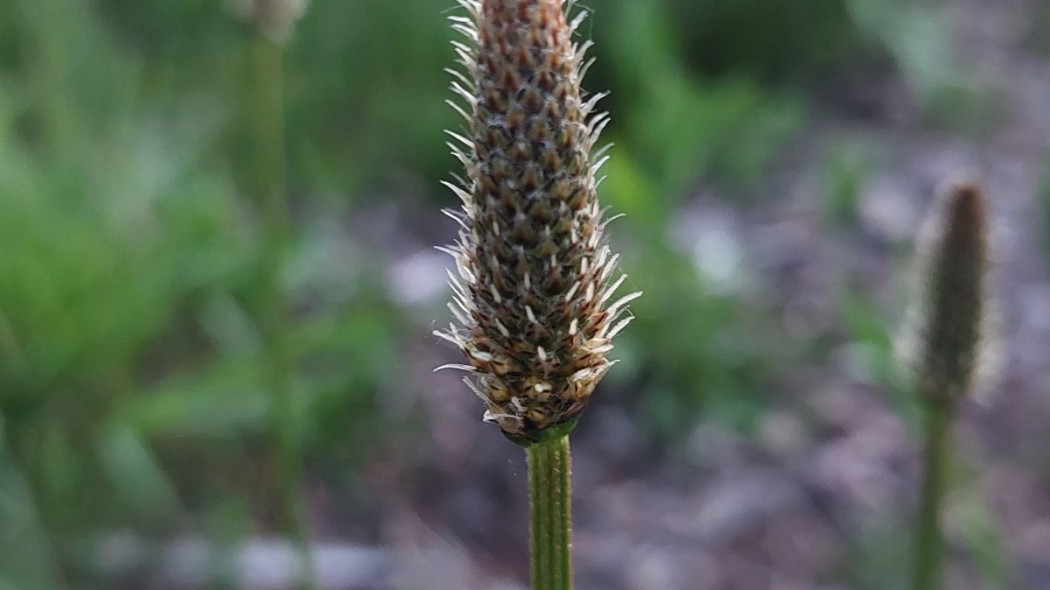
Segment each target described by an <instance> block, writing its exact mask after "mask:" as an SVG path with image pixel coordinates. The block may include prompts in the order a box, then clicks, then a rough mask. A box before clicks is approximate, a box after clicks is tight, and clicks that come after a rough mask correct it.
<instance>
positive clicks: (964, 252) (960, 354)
mask: <svg viewBox="0 0 1050 590" xmlns="http://www.w3.org/2000/svg"><path fill="white" fill-rule="evenodd" d="M988 250H989V246H988V214H987V206H986V203H985V198H984V196H983V195H982V193H981V190H980V189H979V188H978V187H977V186H976V185H974V184H968V183H967V184H956V185H953V186H951V187H950V188H949V189H948V190H947V191H945V192H944V193H943V194H942V196H941V197H940V199H939V202H938V203H937V204H936V206H935V209H934V211H933V213H932V214H931V215H930V217H929V219H928V220H927V223H926V226H925V227H924V228H923V232H922V236H921V237H920V240H919V254H918V263H917V265H916V271H917V273H918V276H917V281H918V285H919V293H918V294H917V298H916V301H915V303H914V304H913V306H912V309H911V310H910V312H909V317H908V319H907V322H906V324H905V337H904V346H903V349H902V354H903V358H904V360H905V362H906V363H907V364H908V365H909V369H910V370H911V372H912V375H913V378H914V382H915V385H916V387H917V388H918V390H919V392H920V395H922V396H923V397H924V398H925V399H927V400H928V401H929V402H932V403H934V404H936V405H942V406H954V405H956V404H957V402H958V400H960V399H961V398H963V397H964V396H966V395H967V394H968V393H970V392H972V391H973V390H974V389H975V388H976V387H978V386H979V385H981V384H983V383H985V382H986V381H987V380H988V378H989V377H990V376H991V372H992V371H991V369H992V366H993V357H994V354H993V353H992V348H993V347H992V332H993V329H992V317H993V315H992V313H991V310H990V304H989V293H988V284H987V283H988V281H987V274H988V266H989V251H988Z"/></svg>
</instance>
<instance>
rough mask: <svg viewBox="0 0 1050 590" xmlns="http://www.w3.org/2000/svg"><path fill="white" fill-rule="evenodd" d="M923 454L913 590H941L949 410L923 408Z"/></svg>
mask: <svg viewBox="0 0 1050 590" xmlns="http://www.w3.org/2000/svg"><path fill="white" fill-rule="evenodd" d="M925 410H926V413H925V431H924V436H925V439H926V442H925V444H926V450H925V455H924V457H923V461H924V462H923V481H922V492H921V494H922V497H921V500H920V502H921V504H920V505H919V520H918V523H917V528H916V530H915V546H914V549H913V551H912V555H913V557H914V560H915V562H914V563H915V578H914V584H913V585H912V588H913V590H940V589H941V588H942V587H943V573H942V571H941V564H942V561H943V554H944V535H943V533H942V531H941V526H940V513H941V505H942V504H943V499H944V494H945V491H946V488H947V485H946V483H947V481H948V467H949V463H950V461H951V457H950V448H949V446H948V439H949V434H950V433H951V425H952V418H953V416H954V411H953V408H952V407H951V406H950V405H941V404H935V403H930V404H928V405H927V406H926V408H925Z"/></svg>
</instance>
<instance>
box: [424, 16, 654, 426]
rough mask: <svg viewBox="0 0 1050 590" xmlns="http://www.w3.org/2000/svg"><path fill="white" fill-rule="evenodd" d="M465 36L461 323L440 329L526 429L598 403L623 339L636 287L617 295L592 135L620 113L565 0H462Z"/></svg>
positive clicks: (503, 412) (491, 395)
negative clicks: (594, 399)
mask: <svg viewBox="0 0 1050 590" xmlns="http://www.w3.org/2000/svg"><path fill="white" fill-rule="evenodd" d="M458 1H459V4H460V5H461V6H463V7H464V8H466V10H467V12H468V13H469V16H468V17H459V16H457V17H452V21H453V28H454V29H456V30H457V31H459V32H460V33H462V34H463V35H464V36H465V37H466V38H467V40H468V43H460V42H454V43H453V45H454V47H455V48H456V52H457V53H458V55H459V58H460V63H461V64H462V65H463V66H464V68H465V69H466V73H465V74H464V73H462V72H457V71H454V70H450V72H451V73H452V74H453V75H454V76H455V77H456V81H454V82H453V84H452V88H453V90H454V91H455V92H456V93H457V94H458V95H459V96H460V97H462V98H463V100H464V101H465V102H466V108H463V107H460V106H459V105H456V104H455V103H451V104H452V105H453V107H454V108H456V110H457V111H459V112H460V114H462V115H463V117H464V118H465V119H466V122H467V136H464V135H460V134H456V133H450V135H451V136H452V137H453V139H454V140H455V141H456V142H458V143H455V144H450V146H451V147H452V149H453V153H454V155H455V156H456V157H457V158H458V159H459V160H460V161H461V162H462V163H463V165H464V166H465V167H466V179H465V180H461V181H460V182H459V183H458V184H452V183H448V186H449V187H450V188H451V189H452V191H453V192H455V193H456V195H458V196H459V198H460V200H461V201H462V202H463V210H462V212H459V211H455V212H449V214H450V215H452V216H453V217H454V218H455V219H456V220H457V221H459V223H460V225H461V228H462V229H461V231H460V233H459V240H458V242H457V243H456V244H455V245H454V246H452V247H450V248H448V249H447V250H448V252H449V253H450V254H452V255H453V256H454V257H455V258H456V262H457V267H458V271H459V272H458V275H459V276H458V277H455V276H453V277H451V286H452V290H453V293H454V305H453V306H452V308H453V309H452V311H453V313H454V315H455V316H456V318H457V319H458V320H459V322H460V324H461V326H460V327H456V326H451V327H450V328H449V330H448V331H443V332H439V333H438V335H439V336H441V337H443V338H445V339H446V340H449V341H451V342H453V343H454V344H456V346H458V347H459V348H460V349H461V350H462V351H463V353H464V354H465V355H466V357H467V360H468V361H469V365H455V366H454V367H455V368H461V369H464V370H467V371H469V372H470V373H472V375H471V376H468V378H467V382H468V384H469V385H470V386H471V387H472V389H474V391H475V392H476V393H477V394H478V395H479V396H480V397H481V398H482V399H483V400H484V401H485V405H486V408H487V412H486V419H487V420H490V421H493V422H495V423H496V424H498V425H499V426H500V428H501V429H503V431H504V432H506V433H508V434H510V435H514V436H520V435H522V434H526V433H529V432H535V431H538V430H542V429H544V428H547V427H549V426H553V425H556V424H560V423H563V422H565V421H567V420H569V419H571V418H573V417H574V416H576V415H577V414H578V413H579V412H580V411H581V410H582V409H583V408H584V406H585V405H586V404H587V401H588V399H589V398H590V395H591V392H592V391H593V390H594V387H595V385H596V384H597V383H598V381H599V380H600V379H601V378H602V376H603V375H604V374H605V372H606V371H607V370H608V368H609V367H610V366H611V365H612V362H611V361H609V360H608V359H607V358H606V354H607V353H608V352H609V351H610V350H611V349H612V344H611V340H612V338H613V336H615V335H616V333H618V332H619V331H620V330H622V329H623V328H624V327H625V326H626V325H627V323H628V322H629V321H630V319H631V318H630V317H626V318H623V319H621V316H622V315H623V314H624V312H625V311H626V308H627V304H628V303H629V302H630V301H631V300H633V299H634V298H635V297H637V296H638V294H631V295H627V296H626V297H622V298H620V299H618V300H615V301H614V302H612V299H611V298H612V296H613V293H614V292H615V291H616V289H617V288H618V287H619V286H620V284H621V283H622V281H623V278H624V277H622V276H621V277H619V278H618V279H617V280H615V282H611V281H610V278H612V276H613V274H614V273H615V270H616V264H617V260H618V256H616V255H613V254H612V253H611V252H610V250H609V248H608V246H606V244H605V240H604V238H603V228H604V225H605V223H603V220H602V211H601V209H600V208H599V206H598V202H597V196H596V188H597V182H596V180H595V172H596V171H597V169H598V168H599V167H600V166H601V164H602V162H603V161H604V159H602V155H601V152H602V151H604V150H599V151H598V152H595V151H594V145H595V142H596V140H597V137H598V134H599V133H600V131H601V128H602V127H603V126H604V125H605V123H606V122H607V120H608V117H607V115H606V114H605V113H601V114H593V110H594V107H595V104H596V103H597V102H598V100H600V99H601V97H602V96H603V95H593V96H588V95H586V94H585V93H584V92H583V91H582V90H581V89H580V80H581V78H582V77H583V75H584V72H585V70H586V69H587V65H588V64H586V63H584V53H585V52H586V50H587V47H588V46H589V43H585V44H584V45H582V46H578V45H577V44H575V43H574V42H573V41H572V35H573V33H574V32H575V30H576V28H577V27H578V26H579V23H580V22H581V21H582V17H577V18H576V19H575V20H574V21H573V22H571V23H570V22H568V21H567V19H566V11H567V10H568V8H569V7H567V6H565V4H564V2H563V1H562V0H483V1H477V0H458Z"/></svg>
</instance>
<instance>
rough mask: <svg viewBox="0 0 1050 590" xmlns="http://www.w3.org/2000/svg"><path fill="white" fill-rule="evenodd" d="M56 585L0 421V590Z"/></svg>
mask: <svg viewBox="0 0 1050 590" xmlns="http://www.w3.org/2000/svg"><path fill="white" fill-rule="evenodd" d="M57 587H58V586H57V585H56V580H55V575H54V561H53V558H52V555H51V550H50V547H49V546H48V540H47V533H46V532H45V531H44V528H43V525H42V524H41V522H40V520H39V518H38V516H37V509H36V506H35V504H34V503H33V497H32V492H31V491H30V489H29V485H28V483H27V482H26V480H25V478H24V477H23V475H22V472H21V471H20V470H19V469H18V466H17V465H15V462H14V459H13V458H12V457H11V456H10V454H9V453H8V450H7V446H6V443H5V442H4V438H3V422H2V421H0V590H9V589H10V590H45V589H51V588H57Z"/></svg>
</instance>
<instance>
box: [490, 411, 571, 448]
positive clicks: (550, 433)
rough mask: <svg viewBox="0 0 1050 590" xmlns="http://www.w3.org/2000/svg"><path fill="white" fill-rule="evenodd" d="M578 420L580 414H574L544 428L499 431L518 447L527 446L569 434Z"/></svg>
mask: <svg viewBox="0 0 1050 590" xmlns="http://www.w3.org/2000/svg"><path fill="white" fill-rule="evenodd" d="M579 420H580V414H576V415H575V416H572V417H570V418H569V419H568V420H565V421H563V422H559V423H558V424H551V425H550V426H547V427H545V428H533V429H526V430H525V431H524V432H523V433H521V434H514V433H510V432H507V431H506V430H501V432H503V436H505V437H507V440H509V441H511V442H512V443H514V444H516V445H518V446H520V447H524V448H529V447H531V446H532V445H534V444H537V443H541V442H544V441H548V440H551V439H553V438H558V437H560V436H565V435H566V434H569V433H570V432H572V430H573V429H574V428H576V423H577V422H578V421H579Z"/></svg>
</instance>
